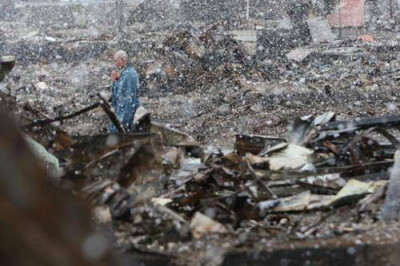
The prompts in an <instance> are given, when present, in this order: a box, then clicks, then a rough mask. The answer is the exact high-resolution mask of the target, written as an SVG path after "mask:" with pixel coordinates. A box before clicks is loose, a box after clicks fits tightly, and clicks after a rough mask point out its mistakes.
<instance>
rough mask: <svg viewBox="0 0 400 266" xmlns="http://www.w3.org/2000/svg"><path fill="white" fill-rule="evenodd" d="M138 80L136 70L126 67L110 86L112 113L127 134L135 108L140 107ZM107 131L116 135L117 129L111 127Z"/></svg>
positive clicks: (131, 125)
mask: <svg viewBox="0 0 400 266" xmlns="http://www.w3.org/2000/svg"><path fill="white" fill-rule="evenodd" d="M138 90H139V79H138V75H137V73H136V70H135V69H134V68H133V67H131V66H126V67H125V68H124V69H123V71H122V72H121V75H120V77H119V79H118V80H116V81H114V83H113V85H112V103H111V106H112V107H113V108H114V112H115V114H116V115H117V117H118V120H119V121H120V122H121V125H122V126H123V127H124V128H125V130H126V131H127V132H129V131H131V130H132V127H133V118H134V116H135V113H136V110H137V108H138V107H139V106H140V101H139V96H138ZM109 131H110V132H112V133H117V132H118V129H117V128H116V127H115V126H114V125H111V126H110V128H109Z"/></svg>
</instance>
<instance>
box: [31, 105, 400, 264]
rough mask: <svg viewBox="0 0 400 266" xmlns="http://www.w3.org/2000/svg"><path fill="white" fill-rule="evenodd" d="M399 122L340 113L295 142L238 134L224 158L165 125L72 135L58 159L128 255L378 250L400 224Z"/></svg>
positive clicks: (309, 119) (319, 120)
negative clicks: (363, 245)
mask: <svg viewBox="0 0 400 266" xmlns="http://www.w3.org/2000/svg"><path fill="white" fill-rule="evenodd" d="M39 122H40V121H36V122H34V123H35V125H36V129H35V130H36V131H37V130H39V131H40V127H41V126H43V124H45V122H42V123H39ZM47 122H49V121H47ZM399 124H400V117H399V116H398V115H396V116H386V117H376V118H370V119H364V120H354V121H336V116H335V114H334V113H333V112H329V113H325V114H322V115H320V116H316V117H314V116H306V117H301V118H297V119H295V120H294V121H292V122H291V123H290V124H289V126H288V127H287V132H286V138H284V139H283V138H279V137H269V136H257V135H246V134H238V135H237V136H236V143H235V149H234V150H233V151H230V152H226V151H224V152H223V151H221V150H212V149H211V150H210V149H203V148H202V147H201V146H200V145H199V143H197V142H196V141H194V140H193V139H192V138H191V137H190V136H188V135H186V134H184V133H182V132H179V131H176V130H172V129H170V128H167V127H163V126H161V125H158V124H156V123H153V124H152V125H151V126H150V127H149V132H143V133H140V134H137V133H136V134H119V135H103V136H92V137H89V136H87V137H70V139H71V141H70V143H69V145H67V146H64V147H62V148H59V149H58V150H55V151H54V154H55V155H56V156H57V157H58V158H59V159H60V162H61V163H60V164H61V165H62V166H63V167H64V169H65V174H64V175H63V176H62V177H61V180H60V182H61V184H62V185H63V186H66V187H68V188H69V189H72V190H74V191H76V192H78V193H79V194H81V195H82V196H83V197H85V198H86V199H87V200H89V201H90V202H91V203H92V206H93V208H94V217H95V219H96V221H97V222H99V223H105V224H108V225H110V226H111V228H112V229H113V232H114V237H115V238H116V243H117V244H118V246H119V247H120V248H122V249H123V250H130V251H135V252H139V253H143V252H145V253H151V254H157V255H160V256H166V258H169V259H171V260H176V261H181V262H182V260H183V261H184V262H185V263H189V262H190V260H191V259H194V258H192V257H191V258H186V259H184V258H183V257H182V256H179V258H177V255H176V254H188V253H189V252H193V251H196V252H199V253H201V252H205V248H206V246H207V245H208V246H210V245H211V246H220V247H219V248H220V249H219V250H220V251H221V254H225V253H227V252H230V251H232V250H235V249H237V248H239V247H253V248H254V243H257V242H260V241H271V243H277V244H278V243H279V244H283V243H287V241H292V240H296V241H305V242H307V241H309V240H315V239H321V240H322V239H325V240H332V239H337V238H339V239H340V237H341V236H346V235H351V236H354V241H355V242H354V243H353V244H356V243H357V241H362V240H360V239H361V238H362V239H365V241H371V240H369V239H370V238H371V239H373V237H375V235H374V234H378V232H379V227H380V226H382V222H381V220H382V219H383V218H385V219H389V218H390V217H395V219H397V218H396V217H399V213H398V208H397V207H396V206H397V205H390V206H389V207H386V206H387V203H385V205H383V202H384V199H385V195H386V187H387V186H388V183H389V187H390V190H389V191H390V194H389V195H390V197H391V198H393V197H394V198H395V199H393V201H394V202H396V199H397V198H396V196H395V193H394V192H393V191H396V187H397V183H396V182H397V181H396V180H397V178H398V171H397V170H398V169H397V168H396V164H395V165H394V167H395V168H396V169H394V170H392V171H390V168H391V167H393V163H394V159H393V158H394V156H395V155H394V154H395V151H396V150H398V149H399V147H400V146H399V145H400V144H399V141H398V140H397V138H396V135H395V134H394V133H393V132H391V130H392V129H395V128H396V127H398V125H399ZM51 147H57V145H55V146H54V145H52V146H51ZM390 172H391V173H392V175H391V174H390ZM389 178H390V179H391V180H390V182H388V179H389ZM383 206H384V207H383ZM382 208H384V212H383V214H384V215H383V216H382V215H381V211H382ZM382 217H383V218H382ZM388 217H389V218H388ZM390 219H393V218H390ZM393 226H394V228H397V227H396V224H395V225H393ZM393 230H395V229H393ZM396 230H397V229H396ZM396 232H398V231H396ZM350 245H352V242H351V243H350ZM196 254H198V253H196ZM221 254H220V255H221ZM221 256H222V255H221ZM222 257H223V256H222ZM203 259H204V257H203ZM214 260H215V261H213V263H217V262H216V261H219V260H221V257H220V256H216V257H215V258H214ZM219 263H221V261H219Z"/></svg>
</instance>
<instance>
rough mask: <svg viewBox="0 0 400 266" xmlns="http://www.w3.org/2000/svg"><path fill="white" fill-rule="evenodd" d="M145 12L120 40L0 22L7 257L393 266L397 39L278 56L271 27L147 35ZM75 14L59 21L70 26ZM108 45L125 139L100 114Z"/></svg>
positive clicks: (0, 143) (108, 114)
mask: <svg viewBox="0 0 400 266" xmlns="http://www.w3.org/2000/svg"><path fill="white" fill-rule="evenodd" d="M145 4H149V5H150V6H153V5H151V3H149V2H147V1H145ZM186 4H187V3H186V2H185V8H188V7H187V5H186ZM110 6H111V5H109V4H105V5H104V6H103V7H102V8H104V9H107V8H108V9H109V8H112V7H110ZM138 6H139V8H137V9H135V10H136V12H139V13H135V12H132V13H130V17H129V22H130V24H129V26H126V28H125V33H124V35H123V37H122V38H121V37H120V36H118V33H116V32H114V30H115V29H114V28H113V27H111V26H110V25H109V24H107V26H104V27H100V26H98V25H97V24H95V23H94V24H90V23H89V22H80V23H82V24H79V27H68V23H72V22H71V21H72V20H71V21H69V19H70V17H65V19H67V20H66V21H64V20H61V19H60V21H57V20H56V21H53V22H52V23H54V25H53V28H51V27H47V28H46V27H44V26H43V27H44V29H43V28H39V29H38V28H37V25H30V24H29V23H27V22H26V20H28V21H30V20H29V18H28V17H24V16H22V15H21V14H23V13H21V12H19V13H18V12H17V16H16V17H17V18H18V19H16V21H10V20H9V19H5V20H4V21H1V22H2V23H0V53H1V54H0V55H1V56H2V55H16V57H15V58H14V57H12V56H11V57H1V60H0V63H1V67H2V68H0V71H1V72H0V74H1V76H0V101H1V105H0V120H1V121H2V123H0V158H2V160H0V168H2V169H5V171H4V173H3V172H2V173H0V183H1V186H0V187H3V189H2V190H4V191H3V192H2V193H1V195H2V196H1V199H0V201H1V202H2V203H4V204H0V224H1V225H4V227H3V228H5V229H4V230H3V231H4V232H3V233H2V232H0V234H4V235H5V236H6V240H7V242H8V243H10V247H13V248H15V249H16V250H18V251H15V252H17V255H18V254H22V253H23V250H24V249H26V250H28V251H29V253H28V254H30V257H32V260H31V261H30V263H32V265H47V264H48V265H60V263H61V262H65V263H66V264H69V263H72V264H71V265H74V264H75V265H92V264H93V265H125V264H129V263H142V264H144V265H159V264H170V265H265V264H270V265H339V264H341V265H398V264H399V261H400V257H399V255H398V254H397V252H395V250H397V249H398V248H399V246H400V241H399V239H400V223H399V222H398V220H399V218H400V199H399V197H398V191H399V189H400V153H399V149H400V141H399V137H400V133H399V126H400V115H399V114H398V111H399V104H400V92H399V89H398V88H399V85H400V38H399V35H396V32H395V31H394V30H392V29H390V30H389V29H388V30H387V32H385V34H376V35H374V37H373V39H370V38H369V37H368V38H367V37H363V38H344V39H342V40H337V38H331V36H328V37H329V38H331V39H329V41H323V42H319V43H312V42H308V43H303V42H301V46H300V45H299V43H297V44H295V42H293V43H289V44H287V45H283V46H282V47H273V46H268V44H267V43H268V42H269V41H271V40H272V39H273V38H272V37H271V36H275V37H276V34H277V33H276V32H272V33H271V32H269V31H268V30H264V31H261V33H260V32H259V33H257V34H265V36H264V37H259V36H258V35H257V36H256V37H257V41H254V40H253V37H254V34H253V33H254V32H253V30H248V29H244V30H243V29H240V30H238V31H233V30H232V29H231V26H232V25H226V24H224V22H223V21H221V20H213V21H212V22H211V21H209V22H207V23H206V22H204V21H203V22H193V21H192V22H190V23H189V22H188V23H180V24H176V23H174V22H173V21H172V22H171V21H170V20H166V22H165V25H163V23H151V26H149V25H147V24H146V23H145V18H146V13H145V12H146V11H145V7H146V5H138ZM20 8H22V9H24V8H28V9H29V8H30V7H29V5H27V6H25V5H23V6H22V7H20ZM34 8H36V6H34ZM75 8H76V7H75V6H74V5H73V7H71V8H70V9H66V10H64V9H62V10H61V11H60V12H61V13H63V12H71V14H75V15H74V16H75V17H78V18H80V15H79V14H78V15H77V12H78V11H77V10H75ZM85 8H86V9H88V10H90V8H89V7H88V6H85ZM142 8H143V9H144V10H142ZM147 8H149V7H147ZM168 8H171V7H170V6H168ZM86 9H85V10H86ZM108 9H107V10H108ZM35 10H36V9H35ZM166 10H167V9H166ZM39 11H40V8H38V9H37V10H36V11H35V12H39ZM100 11H101V10H100ZM100 11H92V12H100ZM79 12H80V11H79ZM82 12H83V11H82ZM85 12H89V11H85ZM108 12H111V11H108ZM141 12H143V14H142V13H141ZM174 12H177V11H176V10H175V9H174ZM105 13H107V12H105ZM126 13H128V12H126ZM164 13H168V12H164ZM164 13H163V12H159V13H157V16H160V17H161V18H164V16H166V15H165V14H164ZM107 14H108V15H107V16H104V18H103V19H104V20H105V21H106V20H108V19H109V14H111V13H107ZM173 14H175V15H176V16H178V15H179V14H178V13H173ZM38 15H39V16H40V12H39V14H38ZM125 15H129V14H125ZM200 15H202V14H200V13H199V16H200ZM203 15H204V14H203ZM208 15H210V14H208ZM168 19H171V18H168ZM208 19H209V18H208ZM111 20H112V19H111ZM74 21H75V22H74V23H77V22H76V21H77V19H76V18H75V20H74ZM79 21H80V20H79ZM3 22H4V23H3ZM65 23H67V24H65ZM88 23H89V24H90V25H88ZM104 23H106V22H104ZM39 24H40V23H39ZM170 24H174V25H175V24H176V25H175V26H173V27H172V26H171V25H170ZM237 34H239V35H240V36H239V37H238V35H237ZM241 34H243V35H241ZM275 37H274V38H275ZM312 37H313V38H314V39H315V36H312ZM371 38H372V37H371ZM259 40H261V41H260V42H259ZM119 49H124V50H126V51H127V52H128V54H129V55H130V61H131V63H132V65H133V66H134V67H135V68H136V69H137V71H138V73H139V75H140V78H139V82H140V100H141V103H142V106H143V107H144V108H143V109H142V110H140V112H139V111H138V113H137V114H136V117H135V127H134V130H133V132H129V133H126V132H124V129H123V127H121V125H120V123H119V121H118V119H117V117H116V115H115V114H114V112H113V110H112V108H110V106H109V104H108V99H109V98H110V97H111V92H110V78H109V73H110V71H111V70H112V69H113V60H112V59H113V55H114V53H115V52H116V51H117V50H119ZM11 69H12V70H11ZM3 74H4V75H3ZM9 113H12V118H10V117H9V115H8V114H9ZM110 124H114V125H115V126H116V128H118V129H119V134H109V133H108V132H107V127H108V126H109V125H110ZM14 125H15V126H14ZM9 169H11V170H9ZM12 169H14V170H12ZM10 180H11V181H10ZM49 180H50V181H49ZM8 191H17V192H18V193H17V194H16V195H18V196H20V197H21V198H19V197H16V196H15V195H14V194H13V193H9V192H8ZM45 195H51V197H53V198H54V201H48V198H47V197H46V196H45ZM72 195H73V196H72ZM63 210H65V211H63ZM49 213H51V214H54V215H50V216H51V219H50V220H49V221H50V222H47V219H48V216H49ZM74 217H75V218H76V217H78V218H76V219H74ZM29 226H30V227H29ZM28 227H29V228H33V229H35V230H36V231H35V234H32V237H33V240H32V239H31V231H29V230H27V229H26V230H23V229H24V228H28ZM8 232H12V233H13V234H10V233H8ZM11 235H16V237H13V236H11ZM72 235H73V236H74V237H71V236H72ZM35 243H36V244H37V243H42V245H38V246H36V245H35ZM108 243H111V244H108ZM18 246H23V247H24V249H21V251H20V250H19V249H17V248H16V247H18ZM49 246H52V249H51V250H50V251H51V252H48V250H47V247H49ZM48 253H52V254H51V255H49V254H48ZM13 254H14V253H13ZM13 254H12V252H10V251H9V250H7V249H6V248H0V264H2V263H4V264H13V263H17V264H18V263H20V264H23V263H27V261H26V260H25V259H24V256H22V255H21V256H15V254H14V255H13ZM53 254H54V255H53ZM65 258H70V261H69V260H67V261H63V260H64V259H65ZM44 262H45V263H44ZM80 263H81V264H80ZM124 263H125V264H124Z"/></svg>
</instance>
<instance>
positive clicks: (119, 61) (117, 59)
mask: <svg viewBox="0 0 400 266" xmlns="http://www.w3.org/2000/svg"><path fill="white" fill-rule="evenodd" d="M114 63H115V65H116V66H117V67H118V68H123V67H124V66H125V65H126V61H125V59H123V58H121V57H114Z"/></svg>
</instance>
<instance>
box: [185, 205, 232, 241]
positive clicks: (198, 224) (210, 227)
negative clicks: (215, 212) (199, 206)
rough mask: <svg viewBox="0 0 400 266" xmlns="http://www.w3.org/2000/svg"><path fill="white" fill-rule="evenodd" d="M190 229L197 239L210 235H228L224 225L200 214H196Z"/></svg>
mask: <svg viewBox="0 0 400 266" xmlns="http://www.w3.org/2000/svg"><path fill="white" fill-rule="evenodd" d="M190 228H191V229H192V234H193V237H194V238H196V239H199V238H201V237H202V236H203V235H206V234H210V233H220V234H224V233H227V230H226V228H225V226H224V225H222V224H221V223H219V222H216V221H214V220H213V219H211V218H210V217H208V216H205V215H204V214H201V213H199V212H196V213H195V215H194V216H193V218H192V221H191V223H190Z"/></svg>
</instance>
